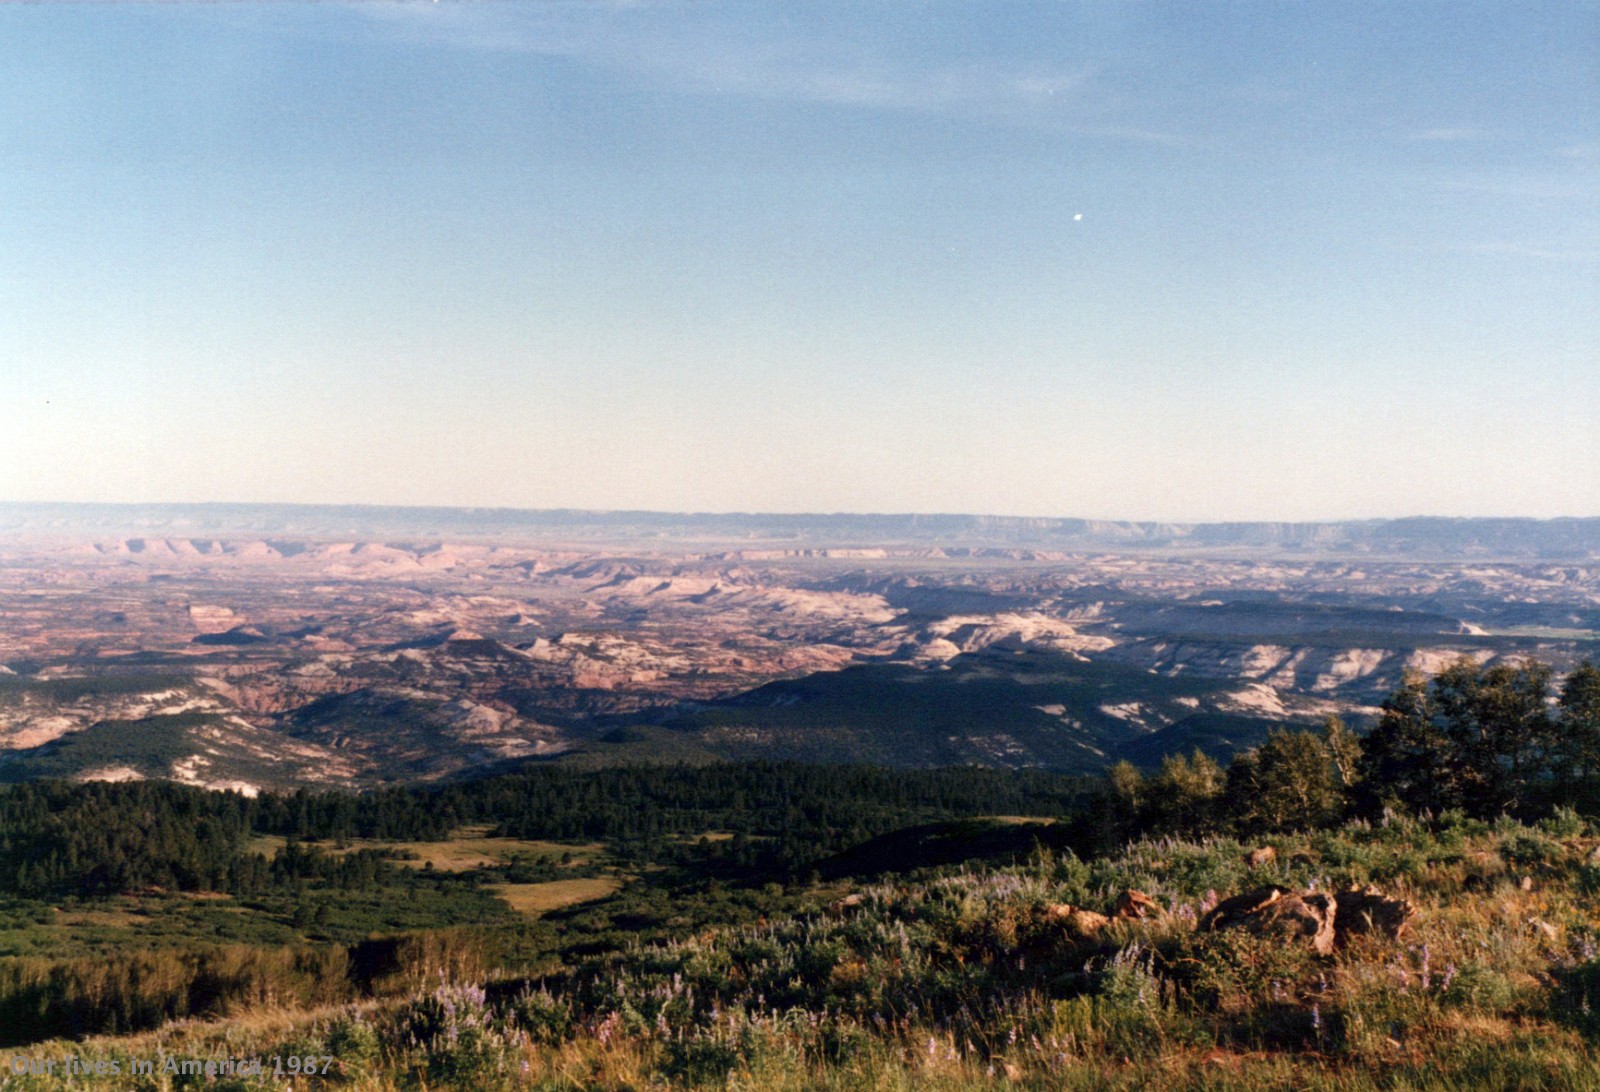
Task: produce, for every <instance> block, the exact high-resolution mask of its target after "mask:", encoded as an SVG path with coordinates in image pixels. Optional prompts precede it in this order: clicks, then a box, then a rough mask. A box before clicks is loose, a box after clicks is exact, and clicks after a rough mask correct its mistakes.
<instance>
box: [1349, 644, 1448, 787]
mask: <svg viewBox="0 0 1600 1092" xmlns="http://www.w3.org/2000/svg"><path fill="white" fill-rule="evenodd" d="M1437 715H1438V714H1437V709H1436V708H1435V705H1434V702H1433V699H1432V697H1431V696H1430V694H1429V692H1428V683H1427V681H1426V680H1425V679H1424V678H1423V677H1422V676H1421V675H1420V674H1417V673H1415V672H1409V671H1408V672H1407V673H1406V675H1405V678H1404V679H1403V680H1402V681H1401V683H1400V685H1399V686H1398V687H1397V688H1396V689H1395V691H1394V693H1392V694H1390V695H1389V696H1388V697H1387V698H1385V699H1384V700H1383V715H1382V716H1380V717H1379V718H1378V724H1377V726H1376V727H1375V728H1373V729H1372V731H1371V732H1369V733H1368V734H1367V736H1366V738H1365V739H1364V740H1362V748H1361V762H1360V764H1359V766H1358V773H1359V776H1360V789H1359V791H1358V799H1359V800H1360V802H1361V805H1362V807H1363V810H1365V811H1368V812H1371V813H1376V812H1378V811H1381V810H1382V809H1383V808H1385V807H1390V806H1399V807H1403V808H1407V809H1411V810H1423V809H1426V810H1430V811H1436V812H1437V811H1444V810H1446V809H1447V808H1458V807H1461V806H1462V798H1463V789H1462V785H1461V772H1460V770H1459V768H1458V767H1459V762H1458V756H1457V755H1456V753H1455V748H1454V746H1453V745H1452V743H1451V740H1450V738H1449V737H1448V736H1447V735H1445V733H1444V730H1443V728H1442V727H1440V725H1439V724H1438V723H1436V718H1437Z"/></svg>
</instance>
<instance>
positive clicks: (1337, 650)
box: [0, 505, 1600, 792]
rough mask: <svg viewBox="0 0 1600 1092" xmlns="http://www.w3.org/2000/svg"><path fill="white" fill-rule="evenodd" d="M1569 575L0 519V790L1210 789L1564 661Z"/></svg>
mask: <svg viewBox="0 0 1600 1092" xmlns="http://www.w3.org/2000/svg"><path fill="white" fill-rule="evenodd" d="M874 519H876V520H877V521H878V522H877V523H874V522H873V520H874ZM1393 524H1403V525H1404V526H1400V527H1395V526H1392V525H1393ZM1597 543H1600V521H1587V520H1575V521H1550V522H1546V523H1539V522H1537V521H1389V522H1388V523H1383V522H1382V521H1368V522H1366V523H1362V524H1326V525H1281V524H1274V525H1254V524H1238V525H1212V526H1210V527H1207V526H1205V525H1201V526H1198V527H1184V526H1181V525H1166V524H1163V525H1153V524H1145V525H1141V524H1093V523H1090V522H1088V521H1027V520H1005V519H1002V518H998V517H989V518H985V517H954V516H951V517H862V516H838V517H833V516H808V517H802V516H794V517H768V516H743V517H735V516H705V517H698V516H668V515H659V514H652V513H571V512H568V513H515V512H505V511H489V512H485V511H482V510H477V511H474V510H452V509H419V510H406V509H339V508H326V509H317V508H309V507H303V508H296V507H287V506H286V507H282V508H277V507H273V506H168V507H156V506H149V507H146V508H142V509H136V508H133V507H131V506H130V507H124V508H117V507H113V506H50V505H35V506H25V505H5V506H0V780H10V781H16V780H25V779H29V778H35V777H45V776H62V777H76V778H100V779H119V778H146V777H149V778H169V779H173V780H178V781H183V782H186V783H190V784H196V785H206V786H210V787H217V788H234V789H238V790H240V791H245V792H255V791H259V790H260V789H264V788H288V787H296V786H324V787H369V786H375V785H382V784H389V783H400V782H416V781H436V780H440V779H448V778H458V777H466V776H475V775H479V774H483V773H488V772H494V771H497V770H501V769H506V768H509V767H511V766H514V765H517V764H520V763H525V762H530V761H562V762H583V763H603V762H624V761H627V762H631V761H693V762H702V761H712V760H715V759H718V758H750V757H760V758H773V759H799V760H805V761H829V762H834V761H873V762H889V763H894V764H901V765H949V764H963V763H979V764H984V765H994V766H1007V767H1027V766H1042V767H1049V768H1055V769H1063V770H1069V771H1079V772H1084V773H1092V772H1096V771H1098V770H1101V769H1104V768H1105V767H1106V766H1107V765H1108V764H1109V763H1111V762H1115V761H1118V760H1120V759H1129V760H1131V761H1134V762H1136V763H1138V764H1141V765H1151V764H1155V763H1158V762H1159V761H1160V759H1161V757H1162V756H1163V755H1165V754H1169V753H1173V752H1180V751H1184V752H1186V751H1187V750H1189V749H1192V748H1194V747H1197V746H1198V747H1201V748H1203V749H1206V750H1208V751H1210V752H1212V753H1215V754H1217V755H1219V757H1225V756H1226V755H1227V754H1230V753H1232V752H1234V751H1236V750H1240V749H1244V748H1248V747H1250V746H1253V745H1255V744H1257V743H1259V742H1260V741H1261V740H1262V739H1264V738H1265V736H1266V733H1267V732H1269V731H1271V730H1272V729H1273V728H1275V727H1280V726H1300V727H1314V726H1316V725H1318V724H1320V723H1321V721H1322V720H1323V719H1324V718H1325V717H1327V716H1328V715H1330V714H1337V715H1339V716H1342V717H1344V718H1345V719H1347V720H1348V721H1350V722H1351V723H1353V724H1355V725H1356V726H1357V727H1361V726H1364V725H1369V724H1370V723H1372V721H1373V720H1374V718H1375V717H1376V716H1377V714H1378V712H1379V704H1380V703H1381V701H1382V700H1383V698H1384V696H1385V695H1386V694H1387V693H1388V692H1389V691H1391V690H1392V689H1393V688H1394V687H1395V686H1396V685H1397V684H1398V683H1399V682H1400V681H1401V679H1402V678H1403V676H1404V675H1405V673H1406V672H1408V671H1416V672H1421V673H1424V674H1427V673H1431V672H1435V671H1437V670H1439V669H1440V668H1441V667H1443V666H1444V665H1446V664H1448V663H1450V662H1452V661H1454V660H1455V659H1457V658H1458V657H1461V656H1470V657H1473V658H1475V659H1477V660H1479V661H1480V662H1493V661H1499V660H1504V659H1518V658H1525V657H1536V658H1538V659H1541V660H1545V661H1548V662H1550V663H1552V664H1554V665H1555V667H1556V669H1557V671H1558V672H1560V671H1563V670H1566V669H1569V668H1570V667H1571V666H1573V665H1574V664H1576V663H1578V662H1580V661H1582V660H1583V659H1585V658H1590V657H1592V656H1593V655H1594V651H1595V649H1596V644H1595V642H1596V636H1597V634H1600V550H1597V546H1596V544H1597Z"/></svg>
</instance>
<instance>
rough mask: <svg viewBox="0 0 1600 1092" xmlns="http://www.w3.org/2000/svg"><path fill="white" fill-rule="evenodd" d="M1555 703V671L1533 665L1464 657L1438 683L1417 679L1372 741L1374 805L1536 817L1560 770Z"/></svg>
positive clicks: (1393, 698) (1369, 778)
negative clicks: (1532, 810)
mask: <svg viewBox="0 0 1600 1092" xmlns="http://www.w3.org/2000/svg"><path fill="white" fill-rule="evenodd" d="M1549 698H1550V668H1549V666H1548V665H1547V664H1543V663H1540V662H1539V661H1537V660H1531V659H1530V660H1527V661H1524V662H1523V663H1520V664H1497V665H1496V666H1494V667H1491V668H1484V667H1482V666H1481V665H1480V664H1478V663H1476V662H1475V661H1473V660H1471V659H1469V658H1467V657H1462V658H1461V659H1460V660H1457V661H1456V662H1455V663H1453V664H1451V665H1450V666H1449V667H1448V668H1446V669H1445V670H1444V671H1442V672H1440V673H1439V674H1438V676H1436V677H1435V678H1434V680H1433V682H1432V683H1431V684H1430V683H1424V682H1423V680H1422V678H1421V677H1420V676H1417V675H1407V676H1406V679H1405V681H1404V682H1403V683H1402V684H1401V685H1400V687H1399V689H1397V690H1396V691H1395V692H1394V693H1393V694H1391V695H1390V696H1389V697H1388V699H1386V700H1385V701H1384V703H1383V716H1382V717H1381V718H1380V719H1379V721H1378V725H1377V727H1376V728H1374V729H1373V731H1372V732H1371V733H1370V734H1369V735H1368V736H1367V738H1366V739H1365V740H1364V741H1363V746H1362V760H1361V763H1360V767H1359V773H1360V775H1361V777H1362V779H1363V785H1362V787H1361V793H1360V795H1361V797H1362V799H1363V801H1364V803H1365V805H1366V806H1367V808H1368V809H1369V810H1375V809H1376V808H1378V807H1381V806H1384V805H1389V804H1398V805H1401V806H1404V807H1407V808H1409V809H1412V810H1429V811H1443V810H1445V809H1447V808H1462V809H1465V810H1466V811H1468V812H1469V813H1471V814H1474V815H1480V816H1490V815H1497V814H1500V813H1502V812H1516V811H1522V810H1526V809H1527V808H1528V807H1529V806H1530V805H1531V804H1532V803H1533V802H1534V801H1535V800H1536V799H1538V798H1539V797H1540V796H1541V795H1543V794H1544V793H1545V791H1546V790H1547V789H1548V787H1549V785H1550V783H1551V781H1552V776H1553V773H1554V770H1555V761H1556V746H1555V745H1556V741H1557V737H1556V732H1555V722H1554V721H1553V720H1552V718H1551V716H1550V713H1549V709H1548V706H1549Z"/></svg>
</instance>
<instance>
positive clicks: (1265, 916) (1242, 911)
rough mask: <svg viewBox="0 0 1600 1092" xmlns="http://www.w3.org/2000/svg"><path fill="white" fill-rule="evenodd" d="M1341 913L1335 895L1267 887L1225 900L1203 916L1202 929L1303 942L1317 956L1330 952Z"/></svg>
mask: <svg viewBox="0 0 1600 1092" xmlns="http://www.w3.org/2000/svg"><path fill="white" fill-rule="evenodd" d="M1338 912H1339V908H1338V904H1337V903H1336V902H1335V901H1334V898H1333V896H1332V895H1328V894H1325V893H1323V892H1320V891H1306V892H1302V893H1299V894H1296V893H1294V892H1291V891H1288V890H1286V889H1284V888H1282V887H1264V888H1261V889H1259V890H1256V891H1250V892H1247V893H1245V894H1243V895H1235V896H1234V897H1233V898H1231V899H1224V900H1223V901H1222V902H1220V903H1218V904H1217V907H1216V909H1214V910H1212V911H1211V912H1210V913H1208V914H1207V915H1206V916H1205V917H1203V918H1201V919H1200V926H1199V928H1200V931H1201V932H1214V931H1219V930H1223V929H1245V930H1247V931H1249V932H1250V933H1253V934H1255V935H1256V936H1263V937H1281V938H1283V939H1286V940H1290V941H1295V942H1301V943H1304V944H1305V945H1306V946H1307V947H1309V948H1310V949H1311V950H1312V951H1314V952H1316V953H1317V954H1318V955H1331V954H1333V948H1334V920H1335V918H1336V917H1337V915H1338Z"/></svg>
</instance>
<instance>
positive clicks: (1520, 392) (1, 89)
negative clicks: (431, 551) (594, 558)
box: [0, 0, 1600, 520]
mask: <svg viewBox="0 0 1600 1092" xmlns="http://www.w3.org/2000/svg"><path fill="white" fill-rule="evenodd" d="M0 43H3V45H4V53H5V56H6V57H7V63H6V64H5V65H4V66H3V67H0V95H3V99H4V101H5V102H6V104H7V106H6V108H5V110H4V111H0V499H14V500H50V499H59V500H105V501H201V500H240V501H309V502H319V501H320V502H352V503H392V504H463V505H507V506H520V507H585V508H653V509H669V510H706V511H728V510H756V511H946V512H948V511H963V512H993V513H1008V514H1033V515H1082V516H1096V517H1109V518H1159V519H1176V520H1216V519H1322V518H1348V517H1366V516H1400V515H1411V514H1420V513H1428V514H1445V515H1533V516H1555V515H1595V514H1600V7H1597V6H1596V5H1594V4H1592V3H1573V2H1570V0H1567V2H1562V3H1552V4H1547V5H1539V4H1527V3H1516V4H1511V3H1506V4H1485V5H1473V4H1464V3H1451V4H1439V5H1428V4H1398V5H1396V4H1378V3H1350V4H1336V5H1329V4H1289V3H1283V4H1258V3H1237V4H1225V3H1216V4H1209V3H1201V4H1195V3H1172V4H1162V3H1110V2H1105V3H1082V4H1072V3H1040V4H975V3H963V4H956V3H886V2H871V0H867V2H861V0H857V2H853V3H844V4H803V5H797V4H776V3H774V4H762V3H738V4H731V3H720V2H716V0H692V2H683V3H650V2H640V3H570V2H560V0H553V2H548V3H516V4H514V3H495V2H479V3H471V2H466V3H449V2H443V3H437V4H435V3H421V4H385V3H351V4H339V3H318V4H292V3H274V4H262V5H250V4H226V3H224V4H181V3H166V4H56V5H51V4H34V5H3V6H0Z"/></svg>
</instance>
